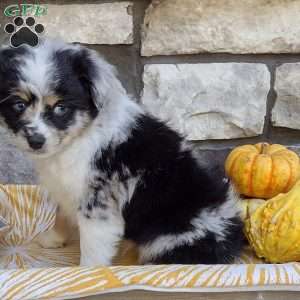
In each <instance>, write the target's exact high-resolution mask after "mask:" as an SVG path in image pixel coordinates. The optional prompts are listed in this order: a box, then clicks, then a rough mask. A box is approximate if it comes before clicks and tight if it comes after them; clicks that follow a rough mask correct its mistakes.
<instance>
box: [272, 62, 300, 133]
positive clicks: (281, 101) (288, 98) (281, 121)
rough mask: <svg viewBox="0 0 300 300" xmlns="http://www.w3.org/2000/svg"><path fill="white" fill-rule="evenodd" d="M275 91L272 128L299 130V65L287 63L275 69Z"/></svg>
mask: <svg viewBox="0 0 300 300" xmlns="http://www.w3.org/2000/svg"><path fill="white" fill-rule="evenodd" d="M275 91H276V93H277V98H276V102H275V105H274V108H273V110H272V123H273V126H279V127H287V128H293V129H300V117H299V116H300V63H287V64H283V65H281V66H280V67H278V68H277V69H276V79H275Z"/></svg>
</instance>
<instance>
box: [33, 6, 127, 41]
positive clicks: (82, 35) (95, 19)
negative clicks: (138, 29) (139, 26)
mask: <svg viewBox="0 0 300 300" xmlns="http://www.w3.org/2000/svg"><path fill="white" fill-rule="evenodd" d="M131 8H132V2H119V3H117V2H116V3H102V4H69V5H67V4H65V5H53V4H49V5H48V14H47V15H46V16H42V17H39V18H37V20H38V21H39V22H40V23H42V24H43V25H44V26H45V29H46V36H50V37H54V38H57V37H59V38H62V39H63V40H65V41H66V42H80V43H86V44H110V45H111V44H132V43H133V19H132V9H131Z"/></svg>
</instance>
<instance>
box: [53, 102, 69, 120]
mask: <svg viewBox="0 0 300 300" xmlns="http://www.w3.org/2000/svg"><path fill="white" fill-rule="evenodd" d="M68 111H69V107H67V106H65V105H63V104H57V105H56V106H55V107H54V109H53V113H54V114H55V115H56V116H58V117H61V116H63V115H65V114H66V113H67V112H68Z"/></svg>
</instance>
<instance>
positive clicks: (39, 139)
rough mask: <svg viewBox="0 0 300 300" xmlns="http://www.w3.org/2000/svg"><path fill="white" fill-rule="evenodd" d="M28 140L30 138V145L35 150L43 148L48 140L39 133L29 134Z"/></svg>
mask: <svg viewBox="0 0 300 300" xmlns="http://www.w3.org/2000/svg"><path fill="white" fill-rule="evenodd" d="M27 140H28V144H29V146H30V147H31V148H32V149H34V150H39V149H41V148H42V147H43V146H44V144H45V142H46V139H45V137H44V136H43V135H42V134H39V133H35V134H33V135H30V136H28V137H27Z"/></svg>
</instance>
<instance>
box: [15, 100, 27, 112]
mask: <svg viewBox="0 0 300 300" xmlns="http://www.w3.org/2000/svg"><path fill="white" fill-rule="evenodd" d="M12 108H13V110H14V111H16V112H17V113H22V112H24V111H25V109H26V108H27V105H26V103H25V102H23V101H19V102H16V103H15V104H13V106H12Z"/></svg>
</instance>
